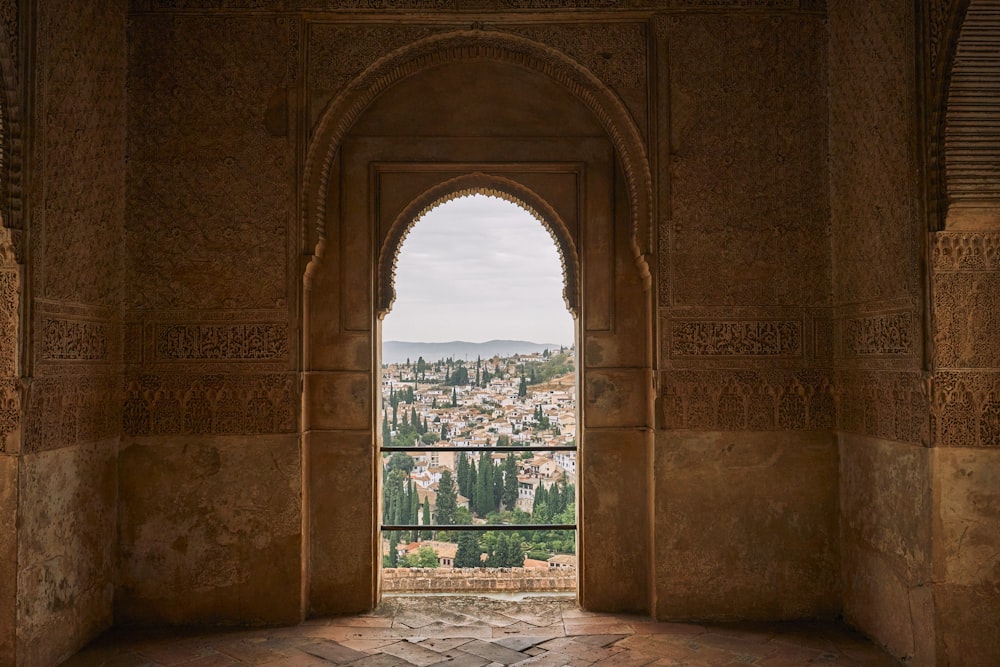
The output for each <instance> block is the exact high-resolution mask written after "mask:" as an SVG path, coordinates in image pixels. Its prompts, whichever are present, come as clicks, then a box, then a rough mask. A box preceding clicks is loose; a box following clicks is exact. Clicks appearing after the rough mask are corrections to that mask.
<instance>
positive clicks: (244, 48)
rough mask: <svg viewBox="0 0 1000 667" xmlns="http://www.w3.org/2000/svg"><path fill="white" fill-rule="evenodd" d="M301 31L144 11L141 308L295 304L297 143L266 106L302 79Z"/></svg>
mask: <svg viewBox="0 0 1000 667" xmlns="http://www.w3.org/2000/svg"><path fill="white" fill-rule="evenodd" d="M298 33H299V25H298V22H297V21H295V20H292V19H287V18H283V17H275V16H256V15H250V16H246V17H234V16H232V15H211V16H188V15H184V16H171V15H167V14H163V15H143V16H136V17H133V18H132V20H131V29H130V51H129V65H130V69H129V72H130V78H129V138H130V163H129V165H130V167H129V168H130V173H131V178H130V188H129V193H128V204H129V220H128V225H127V239H128V247H129V255H130V266H129V275H130V280H129V281H128V300H129V303H130V305H131V306H132V307H133V308H136V309H143V310H147V309H164V308H169V309H211V308H220V307H221V308H231V309H245V308H284V307H287V304H288V301H289V297H288V294H289V289H290V288H289V287H288V284H287V276H288V274H289V272H290V269H289V265H290V257H292V256H294V254H293V251H292V250H291V249H290V247H289V241H290V239H292V238H295V237H294V235H293V234H290V233H289V228H290V227H294V226H295V222H296V215H295V206H294V201H295V157H294V147H293V143H292V142H290V141H289V140H288V139H287V138H286V137H275V136H272V135H271V134H270V133H269V132H268V129H267V127H266V126H265V123H264V112H265V109H266V107H267V102H268V100H269V99H271V97H272V96H273V95H274V94H275V91H283V90H284V89H285V88H286V87H287V86H289V85H290V84H292V83H293V78H294V73H295V67H294V66H290V63H295V62H296V60H297V49H298ZM234 54H238V57H234Z"/></svg>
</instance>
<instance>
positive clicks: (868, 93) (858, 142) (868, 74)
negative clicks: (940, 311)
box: [828, 0, 922, 304]
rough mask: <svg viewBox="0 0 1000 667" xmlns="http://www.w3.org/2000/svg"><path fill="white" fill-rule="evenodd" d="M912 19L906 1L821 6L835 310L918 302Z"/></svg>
mask: <svg viewBox="0 0 1000 667" xmlns="http://www.w3.org/2000/svg"><path fill="white" fill-rule="evenodd" d="M912 12H913V3H905V2H877V3H871V2H860V1H858V0H842V1H838V2H833V3H830V6H829V22H830V35H831V40H832V43H831V44H830V48H829V50H828V52H829V59H830V61H829V82H830V109H829V112H830V117H829V124H830V152H831V167H830V179H831V183H830V191H831V195H832V196H831V217H832V221H833V248H834V253H833V254H834V256H835V257H836V258H837V267H836V273H837V276H838V280H837V285H836V287H835V290H836V298H835V302H836V303H841V304H843V303H869V302H873V301H878V300H888V299H896V298H917V299H918V298H920V293H921V282H920V280H921V279H920V261H921V254H922V251H921V240H920V239H921V234H922V225H921V222H920V219H919V214H918V213H919V212H918V210H917V202H918V201H919V196H918V192H917V187H916V182H915V179H914V178H913V176H912V175H913V174H914V173H915V171H916V166H915V158H914V156H913V154H912V151H911V148H910V147H911V134H910V132H911V123H912V120H911V119H912V118H914V116H915V113H916V112H915V109H914V106H913V101H912V100H913V92H912V91H913V81H914V76H913V50H912V49H913V47H912V44H911V43H910V41H909V40H908V37H907V36H908V35H910V34H912V30H913V27H912V26H913V24H914V19H913V15H912ZM858 156H864V159H858Z"/></svg>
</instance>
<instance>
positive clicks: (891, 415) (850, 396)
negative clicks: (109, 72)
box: [836, 370, 929, 445]
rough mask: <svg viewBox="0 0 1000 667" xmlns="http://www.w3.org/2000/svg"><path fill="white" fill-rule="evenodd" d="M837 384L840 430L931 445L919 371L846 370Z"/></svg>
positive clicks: (841, 372)
mask: <svg viewBox="0 0 1000 667" xmlns="http://www.w3.org/2000/svg"><path fill="white" fill-rule="evenodd" d="M836 381H837V416H838V419H837V429H838V430H840V431H844V432H848V433H857V434H859V435H866V436H870V437H873V438H881V439H884V440H896V441H899V442H909V443H914V444H922V445H926V444H929V421H928V416H927V415H928V399H927V391H926V388H925V384H924V381H923V377H922V376H921V374H920V373H919V372H915V371H851V370H842V371H838V372H837V374H836Z"/></svg>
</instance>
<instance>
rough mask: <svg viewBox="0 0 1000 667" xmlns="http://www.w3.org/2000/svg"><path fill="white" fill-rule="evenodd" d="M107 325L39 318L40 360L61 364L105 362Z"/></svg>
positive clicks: (106, 354) (104, 323) (106, 357)
mask: <svg viewBox="0 0 1000 667" xmlns="http://www.w3.org/2000/svg"><path fill="white" fill-rule="evenodd" d="M108 330H109V326H108V324H107V323H106V322H86V321H79V320H64V319H61V318H55V317H46V318H44V319H42V359H52V360H60V361H106V360H107V359H108Z"/></svg>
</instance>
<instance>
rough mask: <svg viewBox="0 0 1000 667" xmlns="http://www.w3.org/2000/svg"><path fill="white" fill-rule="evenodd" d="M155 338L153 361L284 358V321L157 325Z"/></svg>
mask: <svg viewBox="0 0 1000 667" xmlns="http://www.w3.org/2000/svg"><path fill="white" fill-rule="evenodd" d="M155 339H156V347H155V357H154V358H155V360H157V361H198V360H208V359H211V360H223V361H239V360H253V361H284V360H287V359H288V325H287V324H286V323H285V322H261V323H251V324H244V323H239V324H220V323H212V324H160V325H158V326H157V327H156V333H155Z"/></svg>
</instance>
